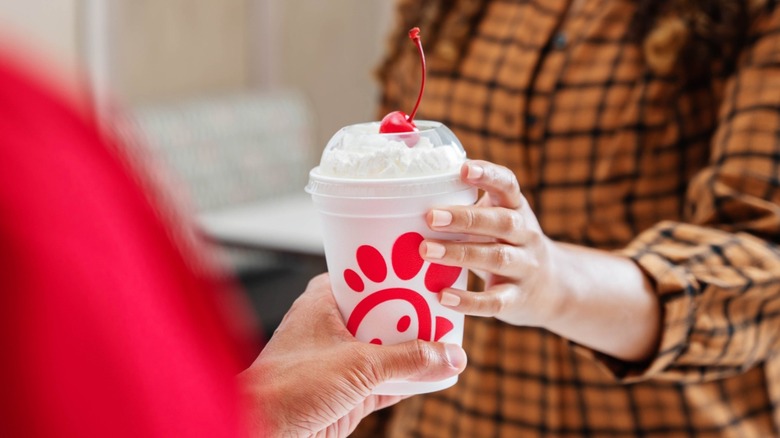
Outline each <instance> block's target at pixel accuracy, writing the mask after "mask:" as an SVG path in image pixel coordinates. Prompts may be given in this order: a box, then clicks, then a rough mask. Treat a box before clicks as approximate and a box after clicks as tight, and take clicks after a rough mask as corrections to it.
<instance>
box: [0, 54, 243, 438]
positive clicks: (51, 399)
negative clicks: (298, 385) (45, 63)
mask: <svg viewBox="0 0 780 438" xmlns="http://www.w3.org/2000/svg"><path fill="white" fill-rule="evenodd" d="M0 169H1V170H0V348H2V350H3V352H2V356H1V357H2V360H0V385H2V388H3V389H2V391H0V435H2V436H16V435H24V436H85V437H86V436H111V437H118V436H133V437H139V436H143V437H153V436H165V437H173V436H176V437H183V436H207V437H217V436H236V435H238V434H239V433H238V432H239V429H238V427H239V415H238V407H237V397H236V394H235V390H234V388H233V377H232V376H233V375H234V373H235V371H236V369H237V366H238V364H237V361H238V355H237V352H236V349H235V343H233V342H231V339H230V336H229V333H228V331H227V330H226V328H225V324H224V321H223V320H222V319H220V315H219V314H218V312H217V311H216V310H215V308H214V302H215V293H216V290H215V283H213V282H209V281H208V280H206V279H204V278H203V277H201V276H198V275H196V274H195V273H194V271H193V270H192V269H191V268H190V265H188V264H187V262H186V260H185V258H184V257H183V255H182V253H181V252H180V251H179V250H178V249H177V247H176V245H174V244H173V243H172V241H171V239H170V233H169V232H168V231H169V230H168V229H166V227H165V226H164V224H163V222H162V221H161V220H159V219H158V216H157V215H156V214H155V209H154V208H153V207H152V205H151V204H150V202H149V200H148V199H147V198H146V197H145V195H144V192H143V191H142V190H141V188H140V186H139V184H138V183H137V178H135V176H133V175H131V174H130V172H129V171H128V167H127V166H125V165H124V163H123V162H122V160H121V159H120V158H119V157H118V155H117V154H116V153H115V152H114V151H112V150H111V148H109V147H106V144H105V143H104V141H103V140H101V138H100V136H99V135H98V131H97V129H96V128H95V126H94V125H93V124H92V123H90V122H89V121H87V120H85V119H84V118H83V117H82V116H80V115H79V114H78V113H77V112H76V111H74V110H73V109H72V108H71V107H69V106H68V105H67V104H66V103H65V102H63V101H61V100H59V99H58V98H56V97H55V96H54V94H52V93H50V92H48V91H47V90H46V89H45V87H43V86H40V85H38V84H37V83H36V82H34V81H33V80H31V79H29V78H28V77H26V76H25V75H23V74H21V73H20V72H19V71H18V70H15V69H14V68H13V67H11V66H10V65H9V64H8V63H3V62H0Z"/></svg>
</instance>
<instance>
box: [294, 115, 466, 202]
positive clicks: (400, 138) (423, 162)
mask: <svg viewBox="0 0 780 438" xmlns="http://www.w3.org/2000/svg"><path fill="white" fill-rule="evenodd" d="M415 124H416V125H417V129H418V130H417V131H414V132H404V133H392V134H380V133H379V122H370V123H360V124H356V125H350V126H346V127H344V128H342V129H340V130H339V131H338V132H337V133H336V134H334V135H333V137H332V138H331V139H330V141H329V142H328V145H327V146H326V147H325V150H324V151H323V153H322V159H321V161H320V165H319V166H317V167H315V168H314V169H312V171H311V172H310V173H309V184H308V185H307V186H306V191H307V192H309V193H311V194H316V195H321V196H345V197H382V198H386V197H408V196H418V195H421V194H430V193H440V192H449V191H452V190H453V189H460V190H466V189H468V188H469V186H467V185H466V184H465V183H463V182H462V181H461V180H460V168H461V165H462V164H463V162H464V161H466V152H465V151H464V150H463V146H462V145H461V143H460V141H459V140H458V138H457V137H456V136H455V134H454V133H453V132H452V131H451V130H450V129H449V128H447V127H446V126H444V125H443V124H442V123H440V122H433V121H426V120H416V121H415Z"/></svg>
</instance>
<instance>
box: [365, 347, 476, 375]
mask: <svg viewBox="0 0 780 438" xmlns="http://www.w3.org/2000/svg"><path fill="white" fill-rule="evenodd" d="M366 346H367V348H369V350H368V357H367V359H368V360H371V361H373V363H374V372H375V374H376V377H377V383H381V382H384V381H387V380H412V381H419V382H437V381H439V380H444V379H446V378H449V377H452V376H456V375H458V374H460V373H461V372H462V371H463V370H464V369H465V368H466V352H465V351H463V349H462V348H461V347H460V346H458V345H455V344H443V343H440V342H426V341H420V340H415V341H409V342H404V343H402V344H395V345H373V344H366Z"/></svg>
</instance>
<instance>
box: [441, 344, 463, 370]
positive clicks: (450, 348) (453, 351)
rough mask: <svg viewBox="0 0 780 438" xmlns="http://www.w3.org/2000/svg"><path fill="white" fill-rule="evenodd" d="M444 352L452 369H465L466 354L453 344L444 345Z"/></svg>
mask: <svg viewBox="0 0 780 438" xmlns="http://www.w3.org/2000/svg"><path fill="white" fill-rule="evenodd" d="M444 352H445V353H446V354H447V361H448V362H449V363H450V365H452V367H453V368H457V369H461V368H465V367H466V361H467V360H468V359H467V358H466V352H465V351H463V349H462V348H460V346H459V345H455V344H444Z"/></svg>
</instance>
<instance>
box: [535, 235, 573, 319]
mask: <svg viewBox="0 0 780 438" xmlns="http://www.w3.org/2000/svg"><path fill="white" fill-rule="evenodd" d="M547 253H548V260H547V263H546V264H545V265H546V267H545V271H546V274H545V278H546V281H544V282H542V284H541V290H540V291H539V293H540V294H541V295H542V296H543V297H545V301H547V303H546V305H545V306H544V309H545V312H543V317H542V321H541V324H540V325H539V326H540V327H542V328H545V329H548V330H552V331H555V327H556V326H557V325H559V323H560V322H561V321H562V320H564V319H565V318H566V317H567V314H568V313H569V311H570V310H571V309H573V308H575V306H576V302H577V289H576V283H577V282H576V281H574V282H573V281H572V275H571V273H572V269H571V268H570V267H569V265H570V262H571V254H570V251H569V249H568V248H567V245H566V244H563V243H560V242H555V241H552V240H550V241H549V244H548V251H547Z"/></svg>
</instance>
